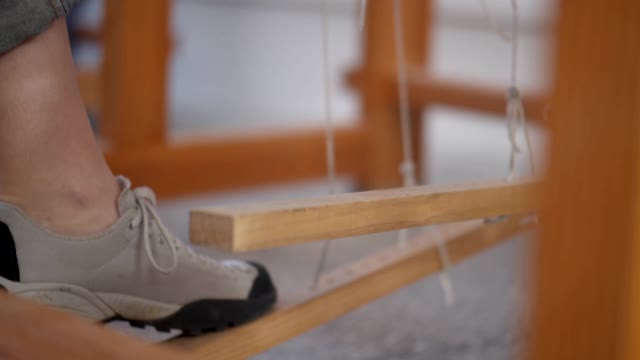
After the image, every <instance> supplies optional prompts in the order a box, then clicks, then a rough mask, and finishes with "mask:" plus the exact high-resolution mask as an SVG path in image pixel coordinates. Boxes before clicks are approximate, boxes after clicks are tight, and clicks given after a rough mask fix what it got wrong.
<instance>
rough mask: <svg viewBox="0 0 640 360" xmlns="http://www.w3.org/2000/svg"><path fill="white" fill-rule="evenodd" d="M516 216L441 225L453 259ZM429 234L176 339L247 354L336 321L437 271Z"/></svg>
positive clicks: (189, 347) (224, 356) (508, 231)
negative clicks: (272, 303)
mask: <svg viewBox="0 0 640 360" xmlns="http://www.w3.org/2000/svg"><path fill="white" fill-rule="evenodd" d="M527 228H528V226H527V225H522V224H521V222H520V219H519V218H514V219H510V220H508V221H506V222H501V223H495V224H490V225H482V222H481V221H473V222H468V223H463V224H449V225H444V226H441V227H440V229H441V230H440V231H441V233H440V236H441V239H444V240H445V241H446V246H447V247H448V250H449V255H450V258H451V261H452V262H453V263H458V262H460V261H462V260H464V259H466V258H467V257H470V256H473V255H475V254H478V253H480V252H482V251H484V250H487V249H489V248H490V247H492V246H494V245H496V244H498V243H500V242H502V241H504V240H506V239H508V238H510V237H512V236H513V235H515V234H517V233H519V232H522V231H524V230H525V229H527ZM433 241H434V239H433V237H431V236H429V235H422V236H421V237H419V238H417V239H415V240H413V241H410V242H409V244H408V246H407V248H405V249H399V248H393V249H391V250H385V251H382V252H380V253H377V254H374V255H372V256H370V257H367V258H365V259H364V260H362V261H359V262H356V263H355V264H353V265H350V266H347V267H345V268H343V269H340V270H338V271H336V272H335V273H332V274H329V275H327V276H326V277H325V278H323V280H322V281H321V282H320V287H319V288H318V290H317V291H315V292H313V293H310V294H307V295H304V296H299V297H298V300H297V301H293V302H289V303H284V304H280V305H279V306H278V307H277V308H276V310H275V311H273V312H272V313H270V314H268V315H266V316H265V317H263V318H260V319H258V320H256V321H255V322H252V323H249V324H247V325H244V326H241V327H238V328H235V329H231V330H227V331H225V332H223V333H220V334H210V335H205V336H201V337H198V338H184V339H177V340H174V341H173V342H172V343H170V345H173V346H175V347H177V348H178V349H181V350H186V351H188V352H189V353H190V355H192V356H193V357H194V358H195V359H214V358H215V359H221V360H236V359H246V358H249V357H251V356H253V355H256V354H258V353H261V352H263V351H265V350H268V349H269V348H272V347H274V346H276V345H278V344H281V343H283V342H284V341H287V340H289V339H291V338H293V337H295V336H298V335H300V334H303V333H305V332H307V331H309V330H311V329H313V328H315V327H317V326H319V325H322V324H325V323H327V322H329V321H331V320H334V319H336V318H338V317H340V316H342V315H344V314H346V313H348V312H350V311H352V310H354V309H356V308H358V307H360V306H362V305H365V304H368V303H370V302H372V301H374V300H376V299H378V298H381V297H383V296H385V295H387V294H389V293H391V292H393V291H396V290H398V289H400V288H402V287H404V286H407V285H409V284H411V283H414V282H416V281H418V280H420V279H422V278H424V277H425V276H428V275H430V274H434V273H436V272H439V271H441V269H442V264H441V261H440V258H439V255H438V250H437V248H436V246H435V245H434V243H433Z"/></svg>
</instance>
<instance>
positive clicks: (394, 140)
mask: <svg viewBox="0 0 640 360" xmlns="http://www.w3.org/2000/svg"><path fill="white" fill-rule="evenodd" d="M402 10H403V11H402V13H403V22H404V24H403V27H404V45H405V46H404V47H405V54H406V55H405V57H406V61H407V68H408V69H415V68H417V67H420V68H422V67H425V66H426V64H425V63H426V59H427V49H428V44H427V40H428V38H429V37H428V35H427V30H428V27H429V24H430V15H431V5H430V1H425V0H403V1H402ZM366 20H367V22H366V35H365V39H364V40H365V41H364V46H365V48H364V59H363V62H364V63H363V70H364V74H365V87H364V91H363V93H362V112H363V114H364V120H365V121H366V126H367V129H368V152H367V153H368V157H367V161H368V166H367V171H366V174H365V177H364V180H363V181H364V185H365V187H367V188H382V187H391V186H398V185H400V184H402V181H401V176H400V173H399V165H400V162H401V160H402V141H401V140H402V139H401V132H400V118H399V111H398V97H397V94H396V93H393V94H389V93H385V91H384V88H385V87H386V85H387V84H388V82H389V80H390V79H391V78H392V77H393V76H395V75H396V73H397V71H396V57H395V42H394V32H393V0H385V1H369V3H368V6H367V19H366ZM421 110H422V109H412V111H411V120H412V125H413V132H414V139H413V140H414V143H415V144H414V156H416V163H417V164H421V163H422V156H421V151H420V148H421V147H420V145H421V141H419V140H421V138H420V134H421V132H422V126H421V125H420V124H421V121H420V118H421ZM420 172H421V170H420V167H419V166H418V169H417V171H416V173H417V174H420Z"/></svg>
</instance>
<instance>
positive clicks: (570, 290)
mask: <svg viewBox="0 0 640 360" xmlns="http://www.w3.org/2000/svg"><path fill="white" fill-rule="evenodd" d="M561 4H562V5H561V9H560V17H559V23H558V25H557V30H558V38H557V41H556V44H557V47H556V63H555V65H554V66H553V68H554V69H555V72H556V73H555V87H554V91H553V96H552V110H551V113H550V118H549V127H550V132H551V136H550V140H551V142H550V146H551V148H550V154H551V158H550V161H549V165H548V177H547V179H546V180H545V187H544V191H543V196H544V200H543V204H542V212H541V219H542V223H543V226H542V231H541V239H540V241H539V243H538V244H537V246H536V247H535V250H536V253H535V259H534V262H533V263H534V266H535V277H534V284H535V288H534V290H533V304H534V312H533V328H532V331H531V332H530V333H531V334H532V343H531V346H530V348H531V350H532V354H531V356H530V357H529V358H530V359H533V360H567V359H580V360H602V359H607V360H637V359H638V358H639V356H640V355H639V354H637V353H636V354H634V352H633V350H629V351H628V352H625V350H624V349H625V339H626V340H627V341H628V343H632V344H637V343H638V336H639V334H638V333H637V332H636V333H630V331H632V329H633V328H634V326H631V325H632V324H633V321H634V320H635V321H638V320H640V319H639V318H638V317H634V316H633V314H634V313H635V314H636V316H637V314H638V310H639V309H638V307H640V302H638V301H637V298H635V299H636V301H635V302H634V301H633V299H634V298H633V297H630V296H629V295H630V294H633V292H631V291H630V290H631V289H630V287H631V284H632V283H631V281H633V280H632V279H634V278H637V273H635V274H634V273H633V272H632V271H633V269H637V266H638V264H639V263H640V258H638V251H637V250H635V249H636V248H637V246H638V238H637V228H638V219H639V217H638V216H639V214H638V185H639V184H640V178H639V176H638V175H639V173H638V170H639V169H640V164H639V163H638V147H639V146H640V145H639V144H640V134H639V130H640V118H639V116H638V115H639V112H640V101H639V100H640V82H639V77H638V74H639V71H640V42H639V41H638V34H640V2H638V1H632V0H611V1H601V0H582V1H568V0H565V1H563V2H562V3H561ZM636 286H637V285H636ZM631 319H633V320H631ZM635 328H636V329H637V328H638V324H637V323H636V324H635ZM636 346H637V345H636ZM635 351H637V349H636V350H635Z"/></svg>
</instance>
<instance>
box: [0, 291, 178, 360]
mask: <svg viewBox="0 0 640 360" xmlns="http://www.w3.org/2000/svg"><path fill="white" fill-rule="evenodd" d="M0 359H6V360H35V359H60V360H66V359H95V360H115V359H118V360H139V359H153V360H178V359H180V360H187V359H190V356H188V355H184V354H178V353H176V352H174V351H170V350H169V349H162V348H159V347H157V346H152V345H150V344H147V343H144V342H142V341H139V340H135V339H132V338H131V337H128V336H125V335H122V334H118V333H116V332H114V331H111V330H109V329H106V328H105V327H103V326H101V325H98V324H94V323H91V322H89V321H88V320H85V319H83V318H79V317H76V316H73V315H70V314H68V313H64V312H62V311H59V310H55V309H52V308H49V307H45V306H43V305H37V304H35V303H31V302H28V301H26V300H22V299H18V298H15V297H13V296H9V295H7V294H6V293H3V292H0Z"/></svg>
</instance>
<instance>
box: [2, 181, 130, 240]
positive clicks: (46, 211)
mask: <svg viewBox="0 0 640 360" xmlns="http://www.w3.org/2000/svg"><path fill="white" fill-rule="evenodd" d="M105 185H107V186H106V187H105V188H104V189H102V191H83V190H79V189H71V188H67V189H65V190H63V191H58V192H49V193H47V194H43V193H40V194H39V195H40V196H33V195H36V193H34V192H32V193H31V194H30V195H27V196H19V195H18V196H0V200H4V201H7V202H9V203H12V204H14V205H16V206H18V207H19V208H20V209H21V210H22V211H23V212H25V213H26V214H27V215H28V216H29V217H30V218H31V219H32V220H33V221H34V222H36V223H37V224H39V225H40V226H42V227H44V228H46V229H47V230H50V231H52V232H54V233H57V234H60V235H67V236H82V235H92V234H97V233H100V232H102V231H104V230H105V229H107V228H108V227H109V226H111V225H112V224H113V223H114V222H115V221H116V220H117V219H118V211H117V208H116V201H117V197H118V194H119V191H120V190H119V187H118V185H117V183H116V182H115V180H114V181H113V184H112V185H113V186H108V184H105Z"/></svg>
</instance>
